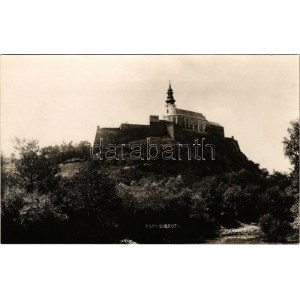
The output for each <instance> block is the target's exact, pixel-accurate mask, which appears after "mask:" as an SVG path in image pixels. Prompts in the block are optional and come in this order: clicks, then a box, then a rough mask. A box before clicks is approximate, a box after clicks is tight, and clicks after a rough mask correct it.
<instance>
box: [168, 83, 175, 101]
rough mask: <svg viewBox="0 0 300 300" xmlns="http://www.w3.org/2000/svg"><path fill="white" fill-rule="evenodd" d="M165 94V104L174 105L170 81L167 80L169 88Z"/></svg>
mask: <svg viewBox="0 0 300 300" xmlns="http://www.w3.org/2000/svg"><path fill="white" fill-rule="evenodd" d="M167 94H168V97H167V100H166V103H168V104H169V103H170V104H172V105H174V103H175V99H174V97H173V90H172V87H171V81H170V80H169V88H168V91H167Z"/></svg>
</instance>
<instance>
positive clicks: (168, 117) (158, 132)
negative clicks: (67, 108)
mask: <svg viewBox="0 0 300 300" xmlns="http://www.w3.org/2000/svg"><path fill="white" fill-rule="evenodd" d="M173 94H174V93H173V89H172V87H171V83H170V82H169V88H168V90H167V99H166V100H165V102H166V104H165V108H166V114H165V115H164V116H163V120H160V119H159V116H156V115H151V116H150V122H149V123H150V124H149V125H141V124H128V123H122V124H121V125H120V126H119V127H115V128H107V127H104V128H100V127H99V126H98V127H97V132H96V137H95V144H98V143H99V138H102V139H103V140H104V142H105V143H123V142H127V141H129V140H135V139H143V138H147V137H149V136H169V137H170V138H172V139H174V140H176V139H182V138H184V137H192V136H193V137H194V136H195V135H196V136H200V135H201V136H210V137H212V138H224V127H223V126H221V125H220V124H218V123H215V122H211V121H208V120H207V119H206V117H205V116H204V115H203V114H202V113H198V112H193V111H189V110H184V109H179V108H177V106H176V105H175V102H176V101H175V99H174V95H173Z"/></svg>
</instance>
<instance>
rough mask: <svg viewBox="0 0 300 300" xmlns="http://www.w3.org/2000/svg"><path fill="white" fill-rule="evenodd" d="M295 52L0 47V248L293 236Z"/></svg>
mask: <svg viewBox="0 0 300 300" xmlns="http://www.w3.org/2000/svg"><path fill="white" fill-rule="evenodd" d="M298 108H299V56H298V55H3V56H2V57H1V123H2V124H1V125H2V126H1V242H2V243H3V244H295V243H296V244H298V243H299V224H300V223H299V199H298V195H299V177H298V173H299V119H298Z"/></svg>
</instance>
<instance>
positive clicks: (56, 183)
mask: <svg viewBox="0 0 300 300" xmlns="http://www.w3.org/2000/svg"><path fill="white" fill-rule="evenodd" d="M295 124H297V123H296V122H293V123H291V126H292V127H291V128H289V131H288V132H289V136H288V137H287V138H285V139H284V149H285V153H286V155H287V156H288V157H289V158H290V159H291V163H292V165H293V170H292V171H291V173H290V174H285V173H280V172H275V171H274V172H273V173H272V174H269V173H268V172H267V171H266V170H264V169H260V168H259V167H258V166H257V165H255V164H253V163H251V162H249V163H243V164H241V165H242V166H241V167H240V168H239V169H238V168H237V166H238V165H239V163H238V160H239V159H244V158H243V157H242V155H241V154H239V155H237V156H236V157H235V158H234V154H232V153H231V154H230V155H231V156H232V158H230V159H232V160H235V162H234V163H233V164H232V165H234V168H233V169H232V170H228V167H230V166H232V165H231V162H230V159H229V162H225V158H226V157H225V156H224V160H222V164H223V165H224V166H225V164H226V168H225V167H224V168H223V169H222V168H221V169H218V170H217V169H216V168H215V167H214V166H210V167H209V168H207V167H205V168H204V167H203V168H202V169H201V168H200V171H199V168H198V169H197V168H196V167H198V166H196V167H195V166H192V165H191V164H190V162H186V163H185V162H182V163H181V165H180V167H176V166H175V167H174V164H170V167H169V168H168V165H167V164H165V163H164V162H162V163H163V164H162V163H161V162H156V164H152V165H146V164H132V163H128V164H127V163H125V164H124V163H123V164H120V163H112V162H105V163H103V162H102V163H99V162H95V161H93V160H90V159H88V156H87V150H88V144H87V142H81V143H79V144H77V145H75V146H74V145H73V144H72V143H69V144H66V143H64V144H63V145H61V146H54V147H45V148H40V147H39V145H38V142H37V141H36V140H16V149H17V150H18V156H17V157H16V158H13V159H12V160H9V159H5V158H3V157H2V156H1V160H2V163H1V198H2V201H1V223H2V224H1V225H2V242H4V243H118V242H120V241H121V240H124V239H127V240H134V241H137V242H152V243H155V242H168V243H169V242H175V243H176V242H178V243H181V242H201V241H202V240H204V239H205V238H207V237H209V238H211V237H213V236H215V235H217V234H218V232H219V230H220V229H221V228H224V227H227V228H232V227H237V226H239V224H240V223H247V224H250V223H257V224H259V226H260V228H261V230H262V233H263V238H264V239H265V240H266V241H268V242H287V241H296V240H297V239H299V200H298V196H299V186H298V173H297V170H299V163H298V162H297V159H296V157H298V156H299V145H298V146H296V145H295V143H296V144H298V139H297V138H296V134H297V130H298V132H299V128H298V127H297V126H296V125H295ZM297 128H298V129H297ZM227 159H228V156H227ZM70 161H71V162H74V161H79V162H80V163H79V167H78V169H77V170H76V171H75V172H74V174H72V176H63V172H62V171H61V168H63V167H66V166H71V165H72V164H71V163H69V164H68V162H70ZM62 162H63V163H62ZM162 167H163V169H162ZM175 170H176V172H174V173H173V171H175ZM178 170H180V171H178ZM178 173H180V174H178ZM159 226H165V227H167V228H169V227H171V228H172V229H167V230H161V229H160V227H159ZM168 226H169V227H168ZM173 226H175V227H173Z"/></svg>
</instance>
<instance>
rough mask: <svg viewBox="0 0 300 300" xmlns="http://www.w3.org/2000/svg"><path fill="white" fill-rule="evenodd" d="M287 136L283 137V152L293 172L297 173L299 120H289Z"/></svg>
mask: <svg viewBox="0 0 300 300" xmlns="http://www.w3.org/2000/svg"><path fill="white" fill-rule="evenodd" d="M287 131H288V136H287V137H285V138H284V139H283V146H284V154H285V156H286V157H288V158H289V160H290V162H291V164H292V166H293V172H294V173H296V174H298V173H299V120H296V121H291V122H290V127H289V128H288V130H287Z"/></svg>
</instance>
